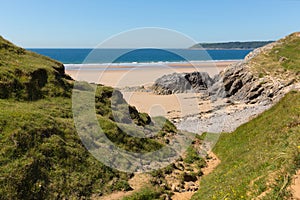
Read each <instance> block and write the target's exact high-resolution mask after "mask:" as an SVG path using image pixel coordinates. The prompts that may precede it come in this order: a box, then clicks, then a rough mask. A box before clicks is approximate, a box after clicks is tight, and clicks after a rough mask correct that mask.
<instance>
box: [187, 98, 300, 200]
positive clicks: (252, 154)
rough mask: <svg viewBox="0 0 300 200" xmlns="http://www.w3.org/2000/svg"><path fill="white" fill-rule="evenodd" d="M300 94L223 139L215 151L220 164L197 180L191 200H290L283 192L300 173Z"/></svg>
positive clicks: (285, 99) (221, 138)
mask: <svg viewBox="0 0 300 200" xmlns="http://www.w3.org/2000/svg"><path fill="white" fill-rule="evenodd" d="M299 99H300V93H299V92H290V93H289V94H287V95H286V96H285V97H284V98H283V99H282V100H281V101H280V102H279V103H278V104H277V105H275V106H274V107H272V108H271V109H270V110H268V111H266V112H264V113H263V114H261V115H260V116H258V117H257V118H255V119H253V120H251V121H250V122H248V123H246V124H244V125H242V126H240V127H239V128H238V129H237V130H236V131H234V132H232V133H224V134H222V135H221V137H220V139H219V141H218V142H217V144H216V146H215V148H214V149H213V151H214V152H215V153H216V154H217V156H218V157H219V158H220V159H221V164H220V165H219V166H218V167H217V168H216V169H215V170H214V171H213V173H211V174H210V175H208V176H206V177H204V178H203V179H202V180H201V187H200V191H199V192H198V193H197V194H196V195H194V197H193V199H233V200H235V199H252V198H256V197H258V196H259V195H261V194H263V193H264V192H265V193H266V195H265V196H264V198H263V199H270V200H271V199H286V198H289V195H290V193H289V191H288V190H287V187H288V185H289V184H290V181H291V177H292V175H293V174H294V173H295V170H296V169H298V168H300V154H299V146H300V101H299Z"/></svg>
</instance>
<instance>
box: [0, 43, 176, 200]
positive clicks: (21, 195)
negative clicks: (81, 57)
mask: <svg viewBox="0 0 300 200" xmlns="http://www.w3.org/2000/svg"><path fill="white" fill-rule="evenodd" d="M73 84H74V82H73V80H71V78H70V77H68V76H67V75H66V74H65V73H64V66H63V65H62V64H61V63H59V62H56V61H54V60H51V59H49V58H47V57H44V56H40V55H38V54H35V53H32V52H29V51H26V50H24V49H22V48H19V47H16V46H15V45H13V44H11V43H10V42H8V41H6V40H4V39H3V38H2V37H1V38H0V145H1V149H0V199H62V198H68V199H79V198H83V197H90V196H91V195H95V194H96V195H98V194H99V195H102V194H105V193H110V192H112V191H116V190H130V186H129V184H128V182H127V180H128V179H129V177H130V176H131V174H126V173H122V172H119V171H116V170H114V169H111V168H109V167H107V166H104V165H103V164H101V163H100V162H99V161H97V160H96V159H95V158H94V157H93V156H92V155H91V154H90V153H89V152H88V151H87V150H86V149H85V147H84V146H83V144H82V142H81V140H80V138H79V136H78V135H77V132H76V129H75V126H74V121H73V113H72V102H71V98H70V97H71V93H72V89H73ZM88 87H89V85H87V84H82V88H83V89H86V90H89V88H88ZM82 88H81V89H82ZM113 93H114V90H113V89H112V88H110V87H104V86H97V90H96V94H95V110H96V115H97V119H98V121H99V124H100V125H101V127H102V128H103V131H104V133H105V134H106V136H107V137H108V138H109V139H110V140H111V141H112V142H114V143H115V145H117V146H119V147H120V148H123V149H126V150H130V151H133V152H144V151H154V150H157V149H159V148H160V147H162V146H163V145H165V143H164V140H163V139H161V138H160V137H157V138H152V139H151V138H150V139H148V138H146V139H145V138H135V137H132V136H129V135H127V134H126V133H125V132H124V129H120V126H122V125H123V126H126V127H127V128H130V126H129V122H128V120H132V121H133V123H134V124H135V125H136V126H139V127H141V129H142V128H143V127H145V126H146V125H149V124H150V123H152V122H153V120H152V119H151V118H150V117H149V116H148V115H147V114H145V113H139V112H138V111H137V110H136V109H135V108H134V107H131V106H129V105H128V104H127V103H126V102H125V100H124V99H123V97H122V95H121V94H120V93H118V92H117V91H115V93H117V95H113ZM114 101H118V104H116V105H117V106H118V107H117V108H116V109H115V112H112V108H111V107H112V105H113V104H112V102H114ZM126 110H127V112H129V115H130V117H128V116H126V115H123V113H122V112H123V111H126ZM129 118H131V119H129ZM125 130H126V129H125ZM161 131H162V132H170V133H176V132H177V130H176V128H175V127H174V126H170V122H169V121H166V123H165V121H164V124H163V128H162V130H161ZM164 134H165V133H164ZM162 135H163V134H162Z"/></svg>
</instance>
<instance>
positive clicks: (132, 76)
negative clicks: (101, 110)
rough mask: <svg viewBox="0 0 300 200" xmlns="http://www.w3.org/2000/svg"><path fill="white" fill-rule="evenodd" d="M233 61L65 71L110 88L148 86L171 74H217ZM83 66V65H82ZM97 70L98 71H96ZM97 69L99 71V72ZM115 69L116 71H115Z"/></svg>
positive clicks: (83, 79) (77, 77) (102, 67)
mask: <svg viewBox="0 0 300 200" xmlns="http://www.w3.org/2000/svg"><path fill="white" fill-rule="evenodd" d="M234 62H235V61H221V62H215V63H212V62H196V63H193V64H191V63H169V64H156V65H154V64H148V65H143V66H142V67H139V69H136V68H137V66H123V65H117V66H113V67H112V68H114V69H112V70H111V69H110V68H107V69H106V70H103V69H105V67H106V66H97V65H95V66H94V65H92V66H88V68H89V70H66V73H67V74H69V75H70V76H71V77H72V78H73V79H75V80H82V81H87V82H92V83H100V84H103V85H106V86H112V87H118V88H120V87H125V86H129V87H133V86H142V85H144V86H149V85H151V84H153V83H154V81H155V80H156V79H158V78H159V77H161V76H163V75H166V74H171V73H174V72H176V73H184V72H185V73H189V72H194V71H201V72H207V73H209V74H210V75H211V76H214V75H216V74H218V73H219V72H220V71H221V70H223V69H224V68H225V67H227V66H228V65H229V64H232V63H234ZM83 66H84V65H83ZM97 68H98V69H97ZM99 68H100V69H101V70H99ZM116 69H117V70H116Z"/></svg>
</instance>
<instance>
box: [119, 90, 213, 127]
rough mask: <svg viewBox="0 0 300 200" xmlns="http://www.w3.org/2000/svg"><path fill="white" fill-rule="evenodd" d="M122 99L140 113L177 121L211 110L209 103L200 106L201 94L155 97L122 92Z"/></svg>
mask: <svg viewBox="0 0 300 200" xmlns="http://www.w3.org/2000/svg"><path fill="white" fill-rule="evenodd" d="M122 93H123V95H124V99H125V100H126V101H127V102H128V103H129V104H130V105H133V106H135V107H136V108H137V109H138V110H139V111H140V112H145V113H148V114H149V115H150V116H152V117H154V116H165V117H167V118H168V119H172V120H175V121H177V120H178V119H180V118H182V117H186V116H193V115H197V114H199V112H200V111H201V112H205V111H207V110H210V109H211V108H212V105H211V103H210V101H205V102H203V101H202V103H201V104H200V100H199V97H200V96H201V94H193V93H183V94H173V95H156V94H153V93H150V92H122Z"/></svg>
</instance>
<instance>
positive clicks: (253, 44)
mask: <svg viewBox="0 0 300 200" xmlns="http://www.w3.org/2000/svg"><path fill="white" fill-rule="evenodd" d="M272 42H274V41H250V42H222V43H198V44H195V45H193V46H191V47H190V49H199V48H201V49H202V48H203V49H256V48H259V47H262V46H265V45H267V44H269V43H272Z"/></svg>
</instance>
